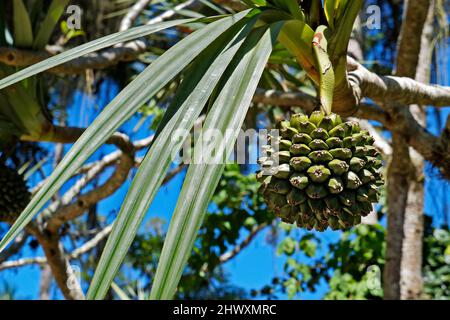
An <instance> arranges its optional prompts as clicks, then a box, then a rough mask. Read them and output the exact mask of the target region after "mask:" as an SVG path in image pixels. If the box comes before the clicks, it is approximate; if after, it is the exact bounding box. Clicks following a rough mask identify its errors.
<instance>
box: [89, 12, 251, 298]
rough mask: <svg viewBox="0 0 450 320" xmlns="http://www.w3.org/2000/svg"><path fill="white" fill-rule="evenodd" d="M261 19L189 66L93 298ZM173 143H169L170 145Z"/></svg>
mask: <svg viewBox="0 0 450 320" xmlns="http://www.w3.org/2000/svg"><path fill="white" fill-rule="evenodd" d="M255 22H256V19H255V18H253V19H252V20H250V21H248V22H247V23H246V24H245V26H242V24H239V25H236V28H232V29H230V30H229V31H227V32H226V33H225V34H223V35H222V37H220V38H219V39H217V40H216V41H215V42H214V43H213V44H212V45H211V46H210V47H209V48H207V49H206V50H205V51H204V52H203V53H202V54H201V55H200V56H199V57H198V58H197V59H196V60H195V62H194V63H193V64H192V66H190V68H189V70H188V71H187V72H186V74H185V76H184V79H185V80H184V81H183V82H182V83H181V85H180V88H179V89H178V90H177V93H176V95H175V97H174V99H173V102H172V104H171V105H170V107H169V108H168V110H167V111H166V113H165V115H164V118H163V120H162V123H161V125H160V128H161V127H163V129H162V130H161V131H160V130H158V131H160V133H159V134H157V136H156V138H155V140H154V142H153V144H152V146H151V147H150V150H149V152H148V153H147V155H146V156H145V158H144V160H143V162H142V163H141V165H140V167H139V170H138V171H137V173H136V176H135V178H134V180H133V183H132V185H131V187H130V189H129V191H128V194H127V196H126V198H125V201H124V203H123V204H122V207H121V210H120V212H119V214H118V216H117V218H116V222H115V223H114V227H113V230H112V232H111V235H110V236H109V238H108V241H107V243H106V246H105V248H104V250H103V253H102V256H101V258H100V262H99V264H98V266H97V268H96V270H95V274H94V278H93V280H92V283H91V286H90V288H89V291H88V295H87V298H88V299H103V298H104V296H105V295H106V293H107V291H108V289H109V286H110V284H111V283H112V281H113V279H114V277H115V275H116V273H117V270H118V269H119V268H120V265H121V263H122V261H123V259H124V258H125V255H126V253H127V251H128V249H129V247H130V245H131V243H132V241H133V239H134V237H135V236H136V233H137V230H138V228H139V226H140V224H141V222H142V219H143V217H144V216H145V213H146V212H147V211H148V208H149V206H150V204H151V202H152V201H153V198H154V197H155V195H156V192H157V190H158V188H159V187H160V186H161V184H162V181H163V179H164V175H165V173H166V172H167V170H168V168H169V167H170V163H171V161H172V155H173V154H176V152H178V150H179V149H180V148H181V145H182V143H183V142H184V139H185V137H186V134H187V133H189V131H190V130H191V128H192V127H193V125H194V122H195V120H196V119H197V118H198V116H199V115H200V113H201V111H202V109H203V107H204V106H205V104H206V102H207V101H208V99H209V97H210V95H211V93H212V91H213V90H214V88H215V87H216V85H217V83H218V82H219V80H220V77H221V76H222V74H223V72H224V71H225V69H226V68H227V66H228V65H229V63H230V62H231V60H232V59H233V57H234V55H235V54H236V52H237V50H238V49H239V48H240V46H241V45H242V43H243V41H244V39H245V37H246V35H247V34H248V33H249V32H250V30H251V28H252V26H253V25H254V23H255ZM177 129H178V130H181V131H179V132H180V133H183V137H181V139H177V141H176V142H175V144H174V142H173V141H172V139H173V136H174V132H175V130H177ZM169 146H170V147H169Z"/></svg>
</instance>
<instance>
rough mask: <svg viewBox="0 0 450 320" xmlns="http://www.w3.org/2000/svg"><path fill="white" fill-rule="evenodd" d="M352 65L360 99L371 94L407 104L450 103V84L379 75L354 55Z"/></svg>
mask: <svg viewBox="0 0 450 320" xmlns="http://www.w3.org/2000/svg"><path fill="white" fill-rule="evenodd" d="M348 64H349V68H350V72H349V81H350V84H351V85H352V87H353V90H354V91H355V94H356V96H357V97H358V98H359V100H360V99H362V98H363V97H367V98H371V99H373V100H374V101H376V102H378V103H381V104H386V103H389V102H393V101H395V102H397V103H401V104H404V105H410V104H420V105H432V106H435V107H446V106H450V87H443V86H438V85H429V84H424V83H421V82H419V81H416V80H413V79H411V78H406V77H395V76H379V75H377V74H375V73H373V72H371V71H369V70H367V69H366V68H365V67H363V66H362V65H361V64H359V63H358V62H356V61H355V60H354V59H353V58H350V57H348Z"/></svg>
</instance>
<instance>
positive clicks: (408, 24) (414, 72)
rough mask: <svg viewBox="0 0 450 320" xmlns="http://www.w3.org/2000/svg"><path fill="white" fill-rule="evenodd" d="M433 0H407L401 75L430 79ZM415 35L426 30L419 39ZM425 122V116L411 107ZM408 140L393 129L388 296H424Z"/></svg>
mask: <svg viewBox="0 0 450 320" xmlns="http://www.w3.org/2000/svg"><path fill="white" fill-rule="evenodd" d="M434 1H435V0H426V1H423V0H407V1H405V11H404V20H403V25H402V30H401V33H400V37H399V45H398V57H397V75H399V76H406V77H415V78H416V80H418V81H421V82H429V66H430V64H431V52H432V44H431V38H432V32H433V19H434V15H433V12H434ZM411 34H422V36H421V37H419V38H418V40H417V41H414V37H409V36H408V35H411ZM410 111H411V113H412V115H413V116H414V118H415V119H416V120H417V121H418V122H419V123H420V124H422V125H424V124H425V123H426V115H425V111H424V110H423V108H421V107H420V106H411V107H410ZM407 146H408V141H406V140H405V139H404V138H401V137H399V135H397V134H396V133H395V132H394V133H393V155H394V156H393V159H392V162H391V164H390V168H389V171H388V192H387V194H388V195H389V198H388V212H389V215H388V231H387V252H386V266H385V271H384V295H385V299H418V298H420V296H421V292H422V287H423V281H422V241H423V239H422V238H423V207H424V186H423V169H424V161H423V158H422V157H421V156H420V155H419V154H418V153H417V152H415V151H414V150H412V149H411V150H409V148H408V147H407Z"/></svg>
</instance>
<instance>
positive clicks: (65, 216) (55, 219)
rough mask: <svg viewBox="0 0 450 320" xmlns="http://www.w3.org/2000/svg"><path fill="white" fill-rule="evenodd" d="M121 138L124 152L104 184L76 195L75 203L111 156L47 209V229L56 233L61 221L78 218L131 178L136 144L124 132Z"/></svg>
mask: <svg viewBox="0 0 450 320" xmlns="http://www.w3.org/2000/svg"><path fill="white" fill-rule="evenodd" d="M119 137H121V139H120V142H119V141H117V145H118V146H119V148H120V149H121V151H122V152H121V157H120V159H119V160H118V164H117V166H116V169H115V171H114V173H113V174H112V176H111V177H110V178H109V179H108V180H107V181H106V182H105V183H104V184H102V185H101V186H99V187H97V188H95V189H93V190H91V191H89V192H87V193H86V194H83V195H81V196H79V197H77V199H76V201H75V202H72V201H73V199H74V198H75V197H76V195H78V194H79V193H80V192H81V189H82V188H83V187H84V186H86V184H87V183H88V182H89V181H91V180H92V179H93V178H94V177H95V176H97V175H98V174H99V173H100V172H101V171H103V170H104V168H105V166H104V164H103V161H108V157H106V160H105V158H104V159H103V160H102V161H100V162H99V163H98V164H97V165H96V166H93V167H92V168H91V170H89V171H88V173H87V174H86V175H85V176H84V177H83V178H81V179H79V180H78V181H77V183H75V185H74V186H73V187H72V188H71V189H70V190H69V191H68V192H67V193H66V194H64V196H63V197H61V199H60V200H59V201H57V202H55V203H53V204H52V205H50V207H49V208H47V209H46V210H45V212H44V215H49V216H50V217H49V220H48V221H47V222H46V226H45V229H46V230H48V231H50V232H57V230H58V229H59V227H60V226H61V225H62V224H64V223H65V222H67V221H69V220H73V219H75V218H77V217H79V216H80V215H82V214H83V213H84V212H85V211H86V210H87V209H88V208H90V207H91V206H92V205H94V204H96V203H97V202H99V201H100V200H102V199H105V198H107V197H109V196H110V195H112V194H113V193H114V192H115V191H116V190H117V189H118V188H120V187H121V186H122V184H123V183H124V182H125V180H126V179H127V177H128V173H129V172H130V170H131V168H132V167H133V166H134V146H133V144H131V143H130V141H129V139H128V137H126V136H125V135H122V134H116V135H115V138H116V139H118V138H119Z"/></svg>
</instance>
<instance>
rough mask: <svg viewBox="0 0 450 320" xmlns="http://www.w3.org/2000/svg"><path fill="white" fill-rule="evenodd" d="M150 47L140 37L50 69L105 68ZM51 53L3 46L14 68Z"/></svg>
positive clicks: (0, 50) (2, 55) (169, 14)
mask: <svg viewBox="0 0 450 320" xmlns="http://www.w3.org/2000/svg"><path fill="white" fill-rule="evenodd" d="M194 5H198V3H197V1H194V0H189V1H186V2H184V3H181V4H179V5H177V6H176V7H175V8H174V9H173V10H167V11H165V12H164V13H162V14H161V15H159V16H157V17H155V18H153V19H150V20H149V21H148V22H147V23H146V24H147V25H151V24H154V23H158V22H162V21H164V20H167V19H170V18H173V17H174V16H175V15H177V14H178V12H179V11H180V10H183V9H188V8H190V7H191V6H194ZM149 47H150V44H149V43H148V42H147V41H145V40H143V39H137V40H134V41H131V42H127V43H124V44H119V45H116V46H115V47H112V48H108V49H105V50H102V51H100V52H97V53H92V54H89V55H86V56H83V57H80V58H77V59H74V60H72V61H69V62H67V63H65V64H62V65H60V66H57V67H55V68H52V69H50V70H48V72H50V73H56V74H83V73H84V72H85V71H86V69H105V68H108V67H110V66H114V65H116V64H118V63H119V62H122V61H134V60H136V59H137V58H138V57H139V55H141V54H142V53H144V52H145V51H147V50H148V48H149ZM51 56H53V55H52V54H51V53H50V52H42V51H30V50H21V49H16V48H9V47H0V62H2V63H4V64H6V65H10V66H15V67H27V66H30V65H32V64H35V63H37V62H41V61H43V60H45V59H47V58H49V57H51Z"/></svg>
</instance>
